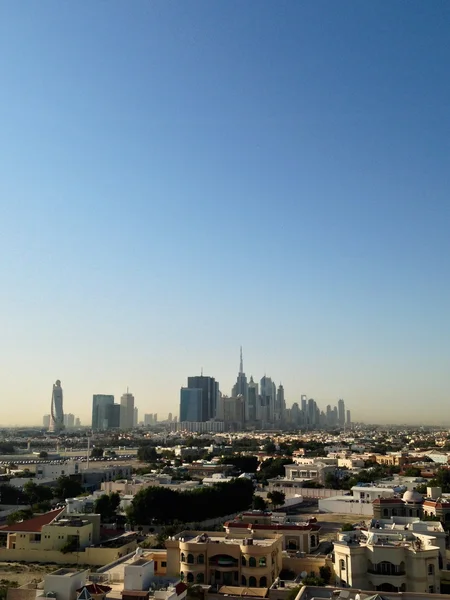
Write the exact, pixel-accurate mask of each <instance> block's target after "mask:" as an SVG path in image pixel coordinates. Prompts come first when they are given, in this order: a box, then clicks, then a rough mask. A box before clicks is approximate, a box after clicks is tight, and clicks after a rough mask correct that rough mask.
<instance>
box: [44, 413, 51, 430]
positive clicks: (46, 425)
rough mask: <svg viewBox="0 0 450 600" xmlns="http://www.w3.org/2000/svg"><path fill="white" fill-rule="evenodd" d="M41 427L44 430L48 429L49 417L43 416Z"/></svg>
mask: <svg viewBox="0 0 450 600" xmlns="http://www.w3.org/2000/svg"><path fill="white" fill-rule="evenodd" d="M42 425H43V427H44V429H48V428H49V427H50V415H44V416H43V417H42Z"/></svg>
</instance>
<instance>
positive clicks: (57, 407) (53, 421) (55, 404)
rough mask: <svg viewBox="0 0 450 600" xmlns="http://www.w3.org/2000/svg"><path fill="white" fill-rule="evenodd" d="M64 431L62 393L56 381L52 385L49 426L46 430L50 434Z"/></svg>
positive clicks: (58, 382) (58, 381)
mask: <svg viewBox="0 0 450 600" xmlns="http://www.w3.org/2000/svg"><path fill="white" fill-rule="evenodd" d="M63 429H64V410H63V391H62V387H61V382H60V380H59V379H58V380H57V381H56V383H54V384H53V391H52V402H51V409H50V426H49V428H48V430H49V431H50V432H52V433H60V432H61V431H62V430H63Z"/></svg>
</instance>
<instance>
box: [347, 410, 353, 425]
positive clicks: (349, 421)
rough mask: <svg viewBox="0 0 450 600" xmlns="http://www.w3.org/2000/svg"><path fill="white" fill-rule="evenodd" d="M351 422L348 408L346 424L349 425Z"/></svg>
mask: <svg viewBox="0 0 450 600" xmlns="http://www.w3.org/2000/svg"><path fill="white" fill-rule="evenodd" d="M351 424H352V417H351V413H350V411H349V410H347V425H351Z"/></svg>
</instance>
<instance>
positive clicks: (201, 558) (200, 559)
mask: <svg viewBox="0 0 450 600" xmlns="http://www.w3.org/2000/svg"><path fill="white" fill-rule="evenodd" d="M197 562H198V564H199V565H204V564H205V555H204V554H199V555H198V556H197Z"/></svg>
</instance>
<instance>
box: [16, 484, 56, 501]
mask: <svg viewBox="0 0 450 600" xmlns="http://www.w3.org/2000/svg"><path fill="white" fill-rule="evenodd" d="M23 492H24V494H25V496H26V498H27V502H28V504H38V503H39V502H50V500H52V499H53V492H52V490H51V489H50V488H49V487H47V486H45V485H38V484H37V483H36V482H35V481H27V482H26V484H25V485H24V486H23Z"/></svg>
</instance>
